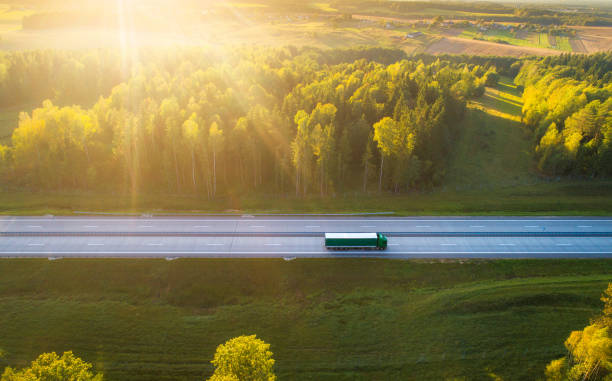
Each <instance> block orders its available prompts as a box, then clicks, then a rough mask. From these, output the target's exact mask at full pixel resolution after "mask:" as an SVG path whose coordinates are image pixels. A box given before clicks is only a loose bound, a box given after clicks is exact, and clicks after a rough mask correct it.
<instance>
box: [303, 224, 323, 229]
mask: <svg viewBox="0 0 612 381" xmlns="http://www.w3.org/2000/svg"><path fill="white" fill-rule="evenodd" d="M304 227H305V228H307V229H312V228H320V227H321V226H319V225H306V226H304Z"/></svg>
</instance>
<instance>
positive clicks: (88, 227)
mask: <svg viewBox="0 0 612 381" xmlns="http://www.w3.org/2000/svg"><path fill="white" fill-rule="evenodd" d="M85 227H86V228H87V229H95V228H97V227H98V225H85Z"/></svg>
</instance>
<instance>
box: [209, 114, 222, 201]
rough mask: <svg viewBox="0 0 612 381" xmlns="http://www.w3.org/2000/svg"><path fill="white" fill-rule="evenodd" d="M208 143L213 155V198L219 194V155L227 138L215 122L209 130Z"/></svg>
mask: <svg viewBox="0 0 612 381" xmlns="http://www.w3.org/2000/svg"><path fill="white" fill-rule="evenodd" d="M208 134H209V137H208V142H209V144H210V146H211V150H212V153H213V192H212V195H213V197H214V196H215V195H216V194H217V153H218V152H221V151H222V150H223V145H224V143H225V138H224V136H223V130H221V129H220V128H219V126H218V125H217V122H213V123H212V124H211V125H210V130H208Z"/></svg>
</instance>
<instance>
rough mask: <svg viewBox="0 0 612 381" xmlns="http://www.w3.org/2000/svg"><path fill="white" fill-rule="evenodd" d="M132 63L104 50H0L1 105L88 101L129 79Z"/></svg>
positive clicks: (85, 102) (83, 102)
mask: <svg viewBox="0 0 612 381" xmlns="http://www.w3.org/2000/svg"><path fill="white" fill-rule="evenodd" d="M131 66H132V65H131V63H130V62H129V61H127V62H123V61H122V59H121V56H120V55H119V53H118V52H114V51H111V50H105V49H99V50H88V51H69V50H66V51H50V50H36V51H26V52H12V53H0V106H14V105H20V104H24V103H34V102H36V103H40V102H42V100H44V99H50V100H52V101H53V102H56V103H60V104H68V103H80V104H91V103H93V102H94V101H96V100H97V99H98V97H100V95H103V94H108V93H109V92H110V90H111V89H112V88H113V87H114V86H116V85H118V84H119V83H121V82H122V81H123V80H126V79H128V78H129V75H130V72H131V69H132V68H131Z"/></svg>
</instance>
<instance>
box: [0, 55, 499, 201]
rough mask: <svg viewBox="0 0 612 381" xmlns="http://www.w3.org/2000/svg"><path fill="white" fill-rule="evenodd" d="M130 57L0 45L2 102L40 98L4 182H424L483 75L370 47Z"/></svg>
mask: <svg viewBox="0 0 612 381" xmlns="http://www.w3.org/2000/svg"><path fill="white" fill-rule="evenodd" d="M372 57H376V58H377V60H376V61H378V62H376V61H374V60H372ZM401 58H402V59H401ZM138 62H141V63H142V64H138V65H136V64H134V63H133V62H132V63H129V62H124V61H122V60H121V59H120V57H119V56H116V55H113V54H111V53H108V52H106V51H102V50H99V51H92V52H87V53H73V52H27V53H9V54H5V55H4V56H3V57H2V66H1V67H3V73H4V75H3V76H2V77H1V82H0V91H2V92H3V94H4V95H8V94H15V96H14V97H8V96H3V97H1V99H3V101H4V102H10V101H11V100H12V101H14V102H17V101H19V102H23V101H26V100H29V101H37V99H28V98H32V97H40V96H41V95H44V97H45V98H48V99H46V100H44V101H43V102H42V107H39V108H36V109H35V110H34V111H33V112H32V113H29V114H28V113H22V114H21V116H20V118H19V125H18V127H17V128H16V129H15V130H14V132H13V135H12V138H11V143H10V144H9V145H7V146H1V148H0V157H1V158H2V176H3V180H4V181H3V183H4V184H5V185H6V186H17V187H25V188H32V189H43V190H45V189H46V190H55V189H75V190H80V189H107V190H112V191H129V192H141V191H152V190H153V191H166V192H177V193H197V194H203V195H204V194H205V195H207V196H208V197H210V198H212V197H215V196H216V195H218V194H219V193H220V192H221V193H224V194H234V193H240V192H249V191H259V190H263V191H267V192H282V193H287V194H289V193H290V192H291V193H293V192H295V194H296V195H306V194H312V193H315V194H321V195H330V194H335V193H336V192H338V191H344V190H347V189H359V190H364V191H368V190H376V189H378V190H390V191H395V192H402V191H406V190H409V189H415V188H430V187H433V186H435V185H439V184H440V183H441V181H442V179H443V176H444V172H445V166H446V160H447V159H446V158H447V156H448V153H449V151H450V149H451V146H452V139H453V136H455V135H456V134H457V133H458V131H457V126H458V125H459V123H458V122H459V121H460V120H461V118H462V116H463V114H464V112H465V104H466V100H468V99H470V98H472V97H476V96H479V95H481V94H482V93H483V91H484V85H485V82H486V81H487V79H490V78H492V73H493V70H494V69H493V68H488V69H487V68H486V67H485V66H480V65H474V64H457V63H451V62H449V61H440V60H437V61H435V62H431V63H428V64H425V63H423V62H422V61H421V60H417V59H406V58H405V57H404V54H403V52H401V51H397V50H393V49H383V48H372V49H366V48H363V49H353V50H329V51H321V50H317V49H311V48H294V47H287V48H239V49H235V50H232V51H224V52H223V53H221V52H215V51H211V50H207V49H205V48H176V49H170V50H150V51H146V52H143V53H142V55H141V56H140V57H139V60H138ZM391 62H394V63H391ZM56 68H58V69H59V71H58V74H57V75H48V73H50V72H55V69H56ZM36 78H40V79H41V80H40V81H37V80H36ZM84 78H85V79H84ZM112 85H114V86H112ZM111 87H112V89H110V90H109V91H108V92H107V89H109V88H111ZM32 89H35V90H36V91H32ZM105 92H106V93H107V95H106V96H101V95H103V94H104V93H105ZM31 94H35V95H31ZM98 97H99V98H98ZM78 99H81V100H82V101H80V102H78V104H79V105H67V104H71V103H76V100H78ZM96 99H97V100H96Z"/></svg>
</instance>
